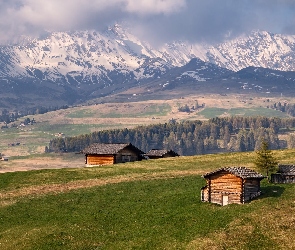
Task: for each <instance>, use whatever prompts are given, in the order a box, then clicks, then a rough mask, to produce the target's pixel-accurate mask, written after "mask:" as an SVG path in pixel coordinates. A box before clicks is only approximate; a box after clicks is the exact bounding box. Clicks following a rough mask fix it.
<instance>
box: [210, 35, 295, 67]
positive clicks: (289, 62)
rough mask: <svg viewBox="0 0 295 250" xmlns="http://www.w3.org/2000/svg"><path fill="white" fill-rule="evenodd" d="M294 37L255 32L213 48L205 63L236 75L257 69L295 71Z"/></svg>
mask: <svg viewBox="0 0 295 250" xmlns="http://www.w3.org/2000/svg"><path fill="white" fill-rule="evenodd" d="M294 59H295V36H285V35H280V34H272V33H269V32H265V31H264V32H258V31H256V32H253V33H252V34H251V35H250V36H244V37H239V38H237V39H235V40H232V41H228V42H225V43H223V44H220V45H218V46H216V47H210V48H209V49H208V52H207V55H206V61H207V60H208V61H210V62H212V63H215V64H217V65H219V66H220V67H224V68H228V69H231V70H234V71H238V70H241V69H243V68H246V67H249V66H254V67H263V68H270V69H275V70H281V71H295V64H294Z"/></svg>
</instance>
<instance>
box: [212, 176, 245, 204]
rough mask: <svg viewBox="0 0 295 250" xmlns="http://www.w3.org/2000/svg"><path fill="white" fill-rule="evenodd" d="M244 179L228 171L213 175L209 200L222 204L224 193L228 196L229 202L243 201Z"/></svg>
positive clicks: (238, 202)
mask: <svg viewBox="0 0 295 250" xmlns="http://www.w3.org/2000/svg"><path fill="white" fill-rule="evenodd" d="M242 191H243V180H242V178H240V177H237V176H235V175H233V174H230V173H228V172H220V173H216V174H215V175H213V176H211V178H210V184H209V201H210V202H212V203H217V204H220V205H222V197H223V195H227V196H228V204H232V203H237V204H240V203H242Z"/></svg>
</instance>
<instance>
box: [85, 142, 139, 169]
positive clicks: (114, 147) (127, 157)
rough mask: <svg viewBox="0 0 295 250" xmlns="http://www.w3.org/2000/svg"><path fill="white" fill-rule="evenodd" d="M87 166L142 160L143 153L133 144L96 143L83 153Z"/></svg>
mask: <svg viewBox="0 0 295 250" xmlns="http://www.w3.org/2000/svg"><path fill="white" fill-rule="evenodd" d="M82 153H83V154H85V163H86V164H87V165H110V164H116V163H124V162H132V161H140V160H142V155H143V154H144V152H142V151H141V150H140V149H138V148H137V147H135V146H133V145H132V144H131V143H129V144H124V143H112V144H111V143H109V144H108V143H94V144H92V145H90V146H89V147H87V148H85V149H84V150H83V151H82Z"/></svg>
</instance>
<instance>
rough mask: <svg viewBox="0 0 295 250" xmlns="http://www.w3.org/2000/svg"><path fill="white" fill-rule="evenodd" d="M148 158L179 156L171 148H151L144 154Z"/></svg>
mask: <svg viewBox="0 0 295 250" xmlns="http://www.w3.org/2000/svg"><path fill="white" fill-rule="evenodd" d="M145 156H147V157H148V158H149V159H158V158H167V157H176V156H179V154H177V153H176V152H174V151H173V150H165V149H152V150H150V151H149V152H148V153H146V154H145Z"/></svg>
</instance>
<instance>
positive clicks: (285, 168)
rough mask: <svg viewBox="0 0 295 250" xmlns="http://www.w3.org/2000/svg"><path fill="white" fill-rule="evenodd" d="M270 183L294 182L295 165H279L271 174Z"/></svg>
mask: <svg viewBox="0 0 295 250" xmlns="http://www.w3.org/2000/svg"><path fill="white" fill-rule="evenodd" d="M271 182H272V183H278V184H279V183H295V165H279V170H278V172H276V173H275V174H271Z"/></svg>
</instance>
